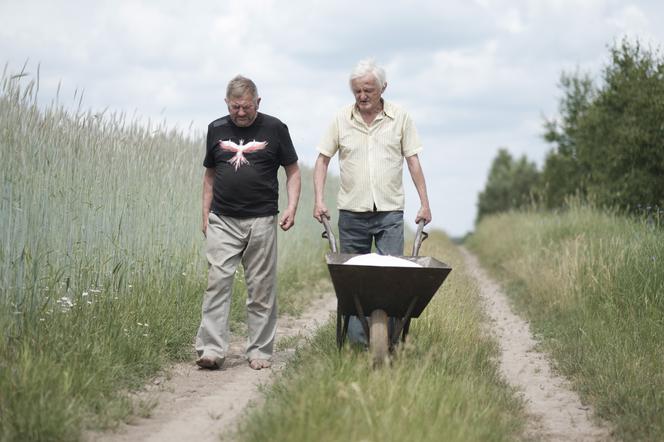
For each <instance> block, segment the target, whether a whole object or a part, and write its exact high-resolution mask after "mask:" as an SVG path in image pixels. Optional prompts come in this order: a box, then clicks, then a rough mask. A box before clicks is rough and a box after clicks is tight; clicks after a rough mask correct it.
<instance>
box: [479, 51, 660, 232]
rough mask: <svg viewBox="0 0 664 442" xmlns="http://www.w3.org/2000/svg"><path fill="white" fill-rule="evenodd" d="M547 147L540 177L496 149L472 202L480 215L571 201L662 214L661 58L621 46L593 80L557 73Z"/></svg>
mask: <svg viewBox="0 0 664 442" xmlns="http://www.w3.org/2000/svg"><path fill="white" fill-rule="evenodd" d="M560 89H561V90H562V97H561V99H560V103H559V109H558V112H559V115H558V117H557V118H552V119H545V121H544V133H543V137H544V139H545V140H546V141H547V142H549V143H550V144H551V145H552V149H551V150H550V151H549V152H548V154H547V156H546V159H545V161H544V164H543V166H542V169H541V170H538V168H537V166H536V164H535V163H534V162H532V161H529V160H528V158H527V157H526V156H522V157H521V158H519V159H515V158H513V157H512V155H511V154H510V153H509V152H508V151H507V149H504V148H502V149H500V150H499V151H498V154H497V156H496V157H495V159H494V160H493V163H492V165H491V168H490V170H489V175H488V178H487V183H486V186H485V188H484V190H483V191H482V192H480V194H479V198H478V212H477V221H479V220H480V219H481V218H482V217H484V216H485V215H488V214H491V213H497V212H502V211H507V210H512V209H519V208H522V207H525V206H529V205H536V206H537V207H541V208H546V209H556V208H561V207H564V206H565V204H566V201H568V200H569V198H570V197H575V198H580V199H581V200H582V201H587V202H591V203H592V204H593V205H595V206H597V207H607V208H608V207H610V208H617V209H619V210H623V211H626V212H632V213H633V212H639V211H643V210H647V211H652V210H655V211H658V210H659V208H660V207H664V58H663V57H662V55H661V54H660V52H659V50H651V49H649V48H644V47H643V46H642V45H641V44H640V43H639V42H638V41H636V42H633V43H631V42H629V41H628V40H626V39H624V40H622V41H621V42H620V43H619V44H616V45H614V46H613V47H612V48H610V61H609V62H608V64H607V65H606V66H605V67H604V69H603V71H602V72H601V75H600V76H599V80H598V81H597V82H594V81H593V80H592V78H591V77H590V75H589V74H587V73H580V72H578V71H577V72H573V73H565V72H564V73H563V74H562V75H561V80H560Z"/></svg>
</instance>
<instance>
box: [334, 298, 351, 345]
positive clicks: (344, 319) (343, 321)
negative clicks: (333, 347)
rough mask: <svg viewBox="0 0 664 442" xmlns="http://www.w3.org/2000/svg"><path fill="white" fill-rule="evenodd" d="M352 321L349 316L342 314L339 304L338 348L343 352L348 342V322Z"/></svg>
mask: <svg viewBox="0 0 664 442" xmlns="http://www.w3.org/2000/svg"><path fill="white" fill-rule="evenodd" d="M349 320H350V316H349V315H344V314H342V313H341V309H340V308H339V304H338V303H337V347H338V348H339V350H341V347H343V345H344V342H346V335H347V334H348V321H349Z"/></svg>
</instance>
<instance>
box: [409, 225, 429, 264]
mask: <svg viewBox="0 0 664 442" xmlns="http://www.w3.org/2000/svg"><path fill="white" fill-rule="evenodd" d="M428 237H429V234H428V233H427V232H425V231H424V220H423V219H422V220H420V222H419V223H417V233H415V241H413V253H412V255H413V256H418V255H419V254H420V246H422V242H424V240H425V239H427V238H428Z"/></svg>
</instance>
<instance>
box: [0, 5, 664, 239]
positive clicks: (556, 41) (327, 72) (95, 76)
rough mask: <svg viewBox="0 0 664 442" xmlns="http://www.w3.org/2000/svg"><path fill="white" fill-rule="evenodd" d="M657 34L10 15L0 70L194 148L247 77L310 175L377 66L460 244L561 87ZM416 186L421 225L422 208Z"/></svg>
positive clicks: (593, 15)
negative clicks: (501, 164)
mask: <svg viewBox="0 0 664 442" xmlns="http://www.w3.org/2000/svg"><path fill="white" fill-rule="evenodd" d="M662 23H664V2H661V1H656V0H652V1H646V0H640V1H614V0H530V1H527V0H522V1H518V0H515V1H507V0H505V1H500V0H499V1H492V0H474V1H462V0H458V1H447V0H433V1H373V0H371V1H353V2H350V1H346V0H338V1H315V0H314V1H311V0H310V1H303V0H291V1H280V2H278V1H269V0H265V1H251V0H237V1H236V0H231V1H212V0H207V1H204V2H203V1H191V2H183V1H181V0H178V1H173V0H159V1H122V0H114V1H90V0H87V1H64V0H43V1H36V0H22V1H17V0H0V62H1V63H2V64H3V65H4V64H5V63H8V65H9V70H10V71H11V72H15V71H18V70H20V68H21V67H22V66H23V64H24V63H25V61H26V60H29V62H28V69H27V70H28V71H29V72H33V73H34V72H35V71H36V67H37V63H39V64H40V82H41V89H40V97H42V98H41V101H43V102H47V101H49V98H50V97H52V96H53V95H54V93H55V90H56V88H57V85H58V83H61V84H62V86H61V94H60V97H61V99H60V101H61V102H63V103H67V102H73V98H72V97H73V93H74V90H76V89H78V90H81V89H83V90H85V98H84V101H83V104H84V106H85V107H86V108H92V109H95V110H102V109H104V108H106V107H108V108H109V109H111V110H116V111H124V112H126V113H127V114H129V115H134V114H136V115H139V116H141V117H142V118H143V119H144V120H146V121H147V119H148V118H150V119H152V120H157V121H162V120H164V119H165V120H166V122H167V124H169V125H170V126H177V127H179V128H182V129H183V130H185V132H186V131H188V130H189V128H190V127H191V130H192V131H193V132H192V133H193V134H203V133H204V131H205V128H206V127H207V124H208V123H209V122H210V121H211V120H213V119H216V118H217V117H219V116H222V115H224V114H225V113H227V112H226V108H225V105H224V103H223V98H224V93H225V86H226V83H227V82H228V80H229V79H230V78H231V77H233V76H234V75H235V74H238V73H242V74H244V75H246V76H248V77H251V78H252V79H254V80H255V81H256V83H257V85H258V89H259V94H260V95H261V97H262V102H261V111H263V112H265V113H268V114H272V115H274V116H277V117H278V118H280V119H281V120H282V121H284V122H285V123H286V124H287V125H288V126H289V128H290V131H291V135H292V137H293V140H294V142H295V146H296V149H297V150H298V154H299V156H300V159H301V162H302V163H304V164H307V165H310V166H311V165H313V161H314V159H315V157H316V155H317V153H316V150H315V146H316V144H317V142H318V141H319V139H320V137H321V135H322V133H323V131H324V130H325V128H326V127H327V126H328V124H329V122H330V121H331V118H332V116H333V115H334V113H335V112H336V110H337V109H338V108H339V107H341V106H343V105H345V104H347V103H350V102H352V100H353V97H352V95H351V93H350V90H349V88H348V74H349V72H350V71H351V69H352V68H353V66H354V65H355V63H356V62H357V61H358V60H360V59H363V58H366V57H374V58H375V59H376V61H377V62H378V63H379V64H381V65H383V66H384V67H385V68H386V71H387V82H388V87H387V90H386V91H385V94H384V98H385V99H387V100H391V101H393V102H395V103H397V104H399V105H401V106H403V107H404V108H406V110H408V111H409V112H410V114H411V115H412V117H413V119H414V121H415V123H416V125H417V127H418V130H419V132H420V136H421V138H422V141H423V143H424V151H423V152H422V153H421V154H420V158H421V161H422V164H423V167H424V172H425V176H426V180H427V185H428V188H429V195H430V200H431V206H432V213H433V226H434V227H437V228H442V229H444V230H445V231H447V232H448V233H449V234H451V235H462V234H464V233H465V232H467V231H469V230H472V229H473V222H474V219H475V215H476V203H477V194H478V192H479V191H480V190H481V189H482V188H483V187H484V183H485V179H486V175H487V172H488V168H489V166H490V164H491V161H492V160H493V158H494V157H495V155H496V152H497V149H498V148H499V147H506V148H507V149H508V150H509V151H510V152H511V153H512V154H513V155H514V156H520V155H522V154H526V155H527V156H528V157H529V158H530V159H531V160H534V161H536V162H537V163H538V164H539V165H541V163H542V161H543V159H544V157H545V155H546V152H547V151H548V149H549V148H550V146H548V145H547V144H546V143H544V141H543V140H542V138H541V134H542V132H543V130H542V122H543V118H544V117H549V118H550V117H553V116H555V114H556V111H557V106H558V99H559V96H560V94H559V89H558V86H557V85H558V81H559V78H560V74H561V72H563V71H567V72H571V71H574V70H576V69H580V70H581V71H584V72H590V73H591V74H593V75H599V73H600V72H601V69H602V67H603V66H604V65H605V64H606V62H607V60H608V48H609V47H610V46H611V45H613V43H614V42H617V41H619V40H620V39H621V38H622V37H623V36H626V37H628V38H630V39H631V40H634V39H635V38H638V39H639V40H640V41H641V42H642V43H644V44H646V45H651V46H652V47H653V48H656V47H659V46H660V45H661V44H662V42H663V41H664V31H662V28H663V27H662ZM200 156H201V161H202V156H203V147H202V146H201V151H200ZM201 167H202V166H201ZM337 168H338V165H337V164H336V162H335V163H334V164H333V165H332V166H331V170H334V171H335V172H336V171H337V170H338V169H337ZM201 174H202V170H201ZM405 178H406V179H405V181H404V182H405V184H406V191H407V197H406V198H407V207H406V217H407V221H409V222H411V223H412V222H413V220H414V216H415V212H416V210H417V208H418V204H419V201H418V199H417V195H416V193H415V191H414V188H413V185H412V182H411V181H410V178H409V176H408V175H406V177H405ZM304 184H305V187H304V191H306V192H310V191H312V190H311V183H304Z"/></svg>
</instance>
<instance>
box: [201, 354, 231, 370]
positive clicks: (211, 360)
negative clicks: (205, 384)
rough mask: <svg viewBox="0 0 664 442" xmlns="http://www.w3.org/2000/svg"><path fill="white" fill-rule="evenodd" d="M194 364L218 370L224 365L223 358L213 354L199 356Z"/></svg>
mask: <svg viewBox="0 0 664 442" xmlns="http://www.w3.org/2000/svg"><path fill="white" fill-rule="evenodd" d="M196 365H198V366H199V367H201V368H206V369H208V370H219V369H220V368H221V366H222V365H224V358H220V357H215V356H201V357H200V358H198V359H197V360H196Z"/></svg>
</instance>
